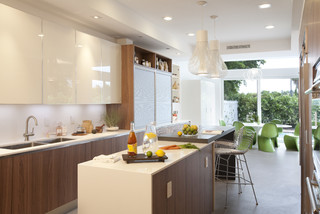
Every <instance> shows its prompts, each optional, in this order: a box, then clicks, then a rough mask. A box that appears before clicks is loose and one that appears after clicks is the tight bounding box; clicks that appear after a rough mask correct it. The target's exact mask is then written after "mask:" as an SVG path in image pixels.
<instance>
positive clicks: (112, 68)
mask: <svg viewBox="0 0 320 214" xmlns="http://www.w3.org/2000/svg"><path fill="white" fill-rule="evenodd" d="M101 57H102V58H101V63H102V64H101V78H102V82H103V84H102V94H101V102H102V103H121V46H120V45H119V44H115V43H112V42H109V41H106V40H101Z"/></svg>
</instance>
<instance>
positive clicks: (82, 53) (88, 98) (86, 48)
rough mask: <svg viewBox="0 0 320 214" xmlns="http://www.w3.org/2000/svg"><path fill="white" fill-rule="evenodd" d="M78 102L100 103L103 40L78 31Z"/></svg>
mask: <svg viewBox="0 0 320 214" xmlns="http://www.w3.org/2000/svg"><path fill="white" fill-rule="evenodd" d="M76 49H77V50H76V52H77V63H76V69H77V103H79V104H100V103H101V89H102V87H103V82H102V80H101V73H102V71H101V40H100V39H99V38H97V37H94V36H91V35H89V34H86V33H82V32H79V31H77V32H76Z"/></svg>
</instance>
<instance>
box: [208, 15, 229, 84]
mask: <svg viewBox="0 0 320 214" xmlns="http://www.w3.org/2000/svg"><path fill="white" fill-rule="evenodd" d="M217 17H218V16H216V15H212V16H210V18H211V19H213V22H214V25H213V40H210V41H209V58H210V69H209V76H208V77H210V78H223V77H225V76H226V70H227V66H226V65H225V63H224V62H223V60H222V58H221V55H220V42H219V40H217V39H216V18H217Z"/></svg>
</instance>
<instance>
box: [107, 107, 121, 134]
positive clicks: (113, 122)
mask: <svg viewBox="0 0 320 214" xmlns="http://www.w3.org/2000/svg"><path fill="white" fill-rule="evenodd" d="M103 120H104V122H105V124H106V126H107V128H106V129H107V131H116V130H119V127H118V123H119V121H120V116H119V115H118V113H117V112H116V111H110V112H106V113H105V114H104V115H103Z"/></svg>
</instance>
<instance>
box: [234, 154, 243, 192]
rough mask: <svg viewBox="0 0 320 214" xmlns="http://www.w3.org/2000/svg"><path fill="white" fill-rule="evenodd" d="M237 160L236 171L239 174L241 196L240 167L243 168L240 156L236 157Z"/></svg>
mask: <svg viewBox="0 0 320 214" xmlns="http://www.w3.org/2000/svg"><path fill="white" fill-rule="evenodd" d="M235 158H236V160H237V163H236V164H237V165H236V166H237V167H236V170H237V173H238V188H239V192H238V193H239V194H241V193H242V189H241V181H240V169H241V168H240V167H241V160H239V158H238V156H237V155H236V157H235Z"/></svg>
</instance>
